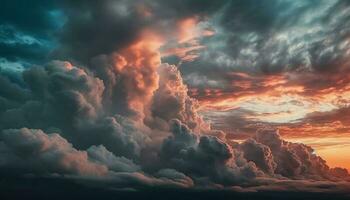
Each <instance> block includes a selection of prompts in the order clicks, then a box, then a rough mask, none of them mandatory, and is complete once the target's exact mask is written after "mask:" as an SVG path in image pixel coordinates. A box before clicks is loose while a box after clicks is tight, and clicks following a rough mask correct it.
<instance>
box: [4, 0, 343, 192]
mask: <svg viewBox="0 0 350 200" xmlns="http://www.w3.org/2000/svg"><path fill="white" fill-rule="evenodd" d="M135 2H138V1H135ZM135 2H134V1H131V2H130V1H110V0H106V1H99V3H97V2H92V1H74V2H65V1H64V3H63V9H64V10H65V12H66V13H67V14H68V17H67V20H68V21H67V23H66V25H65V27H64V31H63V35H62V36H61V38H60V42H61V45H60V46H59V48H58V49H57V50H56V51H55V52H53V55H54V56H56V57H60V58H67V59H68V60H70V62H68V61H58V60H55V61H50V62H48V63H47V64H44V65H37V66H32V67H29V68H28V69H24V70H23V71H18V72H16V76H15V78H14V76H13V75H11V76H10V75H9V74H8V73H0V83H1V87H0V154H1V156H0V157H1V158H0V169H1V170H9V169H11V170H10V173H9V174H10V176H22V175H26V174H33V175H35V176H42V175H44V176H52V177H55V176H57V175H59V176H63V177H74V178H75V179H77V180H80V181H84V180H85V181H87V180H88V181H89V183H93V184H95V186H99V185H104V184H108V185H109V187H112V188H129V189H130V188H134V189H137V188H141V187H149V186H167V187H169V186H170V187H184V188H187V187H192V188H193V187H194V188H196V187H209V188H231V189H234V190H244V189H246V188H253V189H254V190H259V187H260V186H261V187H262V188H263V187H264V185H268V186H269V185H270V184H274V183H276V182H283V181H284V182H287V183H286V184H288V183H289V182H288V181H290V182H293V181H294V180H299V181H300V182H302V183H303V184H310V182H311V181H323V182H327V183H330V181H342V180H345V179H347V178H348V176H349V174H348V173H347V171H346V170H345V169H341V168H334V169H330V168H329V167H328V166H327V165H326V163H325V161H324V160H323V159H322V158H320V157H319V156H317V155H315V153H314V151H313V149H312V148H310V147H308V146H306V145H303V144H297V143H291V142H287V141H285V140H283V139H282V138H281V136H280V135H279V134H278V132H277V131H276V130H267V129H262V130H260V131H258V132H257V133H256V134H255V135H254V136H253V137H252V138H250V139H248V140H245V141H243V142H241V143H237V142H235V141H232V140H230V139H229V137H226V134H225V133H224V132H222V131H217V130H214V129H211V128H210V125H209V124H208V123H206V122H204V121H203V119H202V118H201V116H200V115H199V114H198V112H197V110H198V107H199V105H198V102H197V101H196V100H195V99H193V98H191V97H189V96H188V94H187V93H188V89H187V86H186V85H185V83H184V82H183V79H182V76H181V73H180V71H179V70H178V68H177V66H175V65H170V64H168V63H164V62H162V58H161V53H162V52H161V51H162V47H164V46H166V45H169V43H176V44H178V43H179V44H182V45H184V46H185V47H183V48H185V49H186V48H191V47H193V46H197V47H200V45H199V43H200V39H198V37H200V36H208V35H212V34H213V32H211V31H209V30H207V31H209V32H204V33H200V34H198V33H196V34H194V33H193V32H191V31H193V30H192V29H193V27H194V26H196V25H197V24H198V23H200V21H201V22H203V23H205V22H206V21H205V20H203V19H205V15H208V14H210V13H212V12H213V9H217V8H220V7H221V6H222V5H221V4H220V3H210V2H211V1H210V2H209V1H208V2H205V5H206V7H205V8H202V9H199V10H198V12H197V13H196V14H197V15H198V16H195V17H194V16H193V15H191V14H192V13H191V12H190V11H189V10H187V9H184V10H181V11H180V13H178V15H177V16H176V17H174V15H176V14H175V13H174V12H163V11H159V10H158V11H159V12H156V13H155V12H153V10H154V9H159V7H161V8H167V10H168V11H171V10H172V9H171V8H170V7H172V6H174V7H176V8H177V7H178V6H179V5H178V4H177V3H174V2H173V3H171V2H170V1H169V2H167V3H165V2H163V1H161V2H160V1H159V2H158V1H154V2H152V1H145V3H144V4H137V3H135ZM189 2H190V4H189V6H190V7H191V6H193V7H196V5H197V3H195V2H192V1H189ZM241 4H243V3H241ZM233 5H236V4H232V5H231V4H228V6H233ZM244 5H245V4H244ZM246 6H248V7H249V5H246ZM180 7H181V6H180ZM249 8H250V7H249ZM77 10H79V12H77ZM238 17H239V16H238ZM151 19H152V20H151ZM193 19H196V20H193ZM200 19H202V20H200ZM130 20H131V21H130ZM188 20H189V21H188ZM197 20H198V21H197ZM231 23H233V24H235V21H233V22H231ZM179 24H180V25H181V26H183V27H182V33H180V34H169V35H170V36H168V34H167V33H169V32H172V31H174V30H176V29H178V26H176V25H179ZM172 25H174V27H175V28H173V27H172ZM254 25H256V26H258V24H254ZM188 27H190V28H191V29H189V30H187V29H186V28H188ZM105 28H106V29H105ZM165 28H168V29H167V30H163V29H165ZM243 28H244V30H246V29H247V30H249V29H250V28H251V27H243ZM120 30H122V31H120ZM262 32H264V31H262ZM193 34H194V35H193ZM174 35H175V36H174ZM77 36H78V37H77ZM176 36H178V37H176ZM174 38H176V39H175V40H176V41H167V40H173V39H174ZM186 45H190V47H188V46H186ZM191 45H192V46H191ZM200 48H204V47H200ZM192 58H193V57H192ZM184 60H186V59H184ZM190 60H191V59H190ZM267 82H268V81H267ZM271 82H273V81H271ZM271 82H268V83H266V84H273V83H271ZM323 182H322V183H323ZM293 183H294V182H293ZM320 184H321V183H320ZM333 184H334V185H337V183H336V182H334V183H333ZM268 186H266V187H268ZM317 186H318V185H317V183H315V188H316V189H317Z"/></svg>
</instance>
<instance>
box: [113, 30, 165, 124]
mask: <svg viewBox="0 0 350 200" xmlns="http://www.w3.org/2000/svg"><path fill="white" fill-rule="evenodd" d="M161 45H162V39H161V37H159V36H158V35H156V34H155V33H152V32H149V31H145V32H144V33H143V34H142V35H141V37H140V38H139V39H138V40H137V41H135V42H134V43H133V44H131V45H130V46H128V47H127V48H125V49H122V50H121V51H119V52H118V53H115V54H114V55H113V59H114V63H115V71H116V73H117V74H118V75H119V76H121V77H122V80H123V84H124V87H125V90H126V93H127V94H126V96H127V102H128V106H129V108H130V109H131V110H134V111H135V112H137V113H139V115H138V117H139V118H141V119H143V118H144V116H145V114H144V112H147V109H148V104H149V102H150V100H151V97H152V95H153V93H154V91H155V90H156V89H157V88H158V79H159V77H158V73H157V68H158V67H159V65H160V63H161V61H160V52H159V48H160V46H161ZM140 111H141V113H140Z"/></svg>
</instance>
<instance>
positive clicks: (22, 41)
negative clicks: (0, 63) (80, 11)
mask: <svg viewBox="0 0 350 200" xmlns="http://www.w3.org/2000/svg"><path fill="white" fill-rule="evenodd" d="M63 21H64V17H63V16H62V13H60V10H59V9H58V8H57V4H56V1H51V0H50V1H40V0H34V1H30V2H29V1H22V0H15V1H11V0H4V1H2V2H1V8H0V24H1V26H0V56H1V57H3V58H6V59H8V60H11V61H18V62H20V63H25V64H26V62H36V63H41V62H43V61H45V60H47V58H48V53H49V52H50V51H52V50H53V48H54V46H55V39H54V35H53V34H54V32H55V31H57V30H58V28H59V27H60V26H61V25H62V24H63Z"/></svg>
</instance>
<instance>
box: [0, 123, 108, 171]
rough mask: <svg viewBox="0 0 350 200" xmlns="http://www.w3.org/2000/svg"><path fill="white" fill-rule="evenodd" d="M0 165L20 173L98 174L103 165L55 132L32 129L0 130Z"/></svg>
mask: <svg viewBox="0 0 350 200" xmlns="http://www.w3.org/2000/svg"><path fill="white" fill-rule="evenodd" d="M1 139H2V144H1V149H2V151H1V152H2V153H1V154H2V156H1V167H2V168H8V169H12V170H19V171H21V173H23V172H27V173H43V174H45V173H48V174H50V173H61V174H76V175H86V176H87V175H92V176H101V175H104V174H106V173H107V171H108V168H107V167H106V166H104V165H99V164H97V163H94V162H91V161H90V160H89V159H88V155H87V153H86V152H84V151H78V150H76V149H74V148H73V147H72V145H71V144H70V143H68V142H67V140H65V139H64V138H62V137H61V136H60V135H58V134H49V135H47V134H45V133H44V132H42V131H41V130H35V129H27V128H22V129H8V130H5V131H3V132H2V134H1Z"/></svg>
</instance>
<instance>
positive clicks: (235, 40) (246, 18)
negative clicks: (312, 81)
mask: <svg viewBox="0 0 350 200" xmlns="http://www.w3.org/2000/svg"><path fill="white" fill-rule="evenodd" d="M348 10H349V4H348V3H347V2H345V1H279V0H276V1H271V2H269V3H266V2H262V1H256V0H249V1H230V2H227V4H226V5H225V6H224V7H223V8H222V9H220V10H218V11H217V12H215V13H213V14H212V15H211V16H212V18H211V20H209V22H210V23H212V25H213V27H214V29H215V32H216V34H215V35H214V36H213V37H210V38H206V39H203V41H202V43H203V44H204V45H205V46H206V47H207V48H206V49H205V50H203V51H202V52H201V53H200V57H199V58H198V59H197V60H195V61H194V62H188V63H184V64H183V65H182V66H181V70H182V72H183V73H184V75H185V80H188V79H191V78H190V76H191V75H193V74H196V73H197V74H199V75H200V76H203V78H206V79H209V80H212V81H220V79H219V78H217V77H221V76H222V75H224V74H226V73H228V72H237V71H238V72H248V73H252V74H260V73H263V74H273V73H280V72H285V71H310V70H311V71H312V70H315V71H326V72H327V71H333V70H334V69H337V68H339V67H340V66H342V65H344V63H345V60H346V57H347V56H348V55H349V51H348V50H349V48H350V47H349V42H348V37H349V31H350V30H349V28H348V27H349V22H350V19H349V17H350V15H349V12H348ZM187 76H188V78H187ZM200 76H198V77H200ZM188 83H189V84H192V82H191V81H188ZM206 86H207V87H211V85H210V84H208V85H206V84H205V83H203V87H206Z"/></svg>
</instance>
